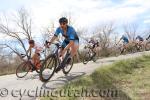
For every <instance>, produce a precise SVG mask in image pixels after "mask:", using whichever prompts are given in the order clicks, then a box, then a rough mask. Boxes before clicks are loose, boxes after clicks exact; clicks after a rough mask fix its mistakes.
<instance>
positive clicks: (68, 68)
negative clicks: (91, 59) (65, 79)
mask: <svg viewBox="0 0 150 100" xmlns="http://www.w3.org/2000/svg"><path fill="white" fill-rule="evenodd" d="M73 61H74V60H73V58H72V57H71V58H68V60H67V62H66V66H65V67H64V68H63V70H62V71H63V73H64V74H65V75H67V74H68V73H69V72H70V71H71V69H72V67H73Z"/></svg>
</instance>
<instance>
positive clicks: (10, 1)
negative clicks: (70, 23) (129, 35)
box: [0, 0, 150, 30]
mask: <svg viewBox="0 0 150 100" xmlns="http://www.w3.org/2000/svg"><path fill="white" fill-rule="evenodd" d="M22 7H24V8H26V9H27V10H28V11H29V12H30V14H31V15H32V17H33V21H34V24H35V25H36V27H37V29H39V30H40V28H41V27H46V26H48V25H50V23H51V22H53V21H54V22H57V21H58V18H59V17H60V16H61V15H62V14H63V13H64V12H65V13H71V15H72V17H73V19H74V20H75V23H74V26H75V27H78V28H79V27H85V28H87V27H90V26H91V27H92V26H96V25H98V24H100V23H104V22H108V21H115V22H116V23H117V24H124V23H134V22H136V23H138V24H139V25H140V27H141V28H146V27H147V26H149V25H150V13H149V11H150V0H0V14H4V13H5V14H6V15H7V14H10V13H13V12H15V11H17V10H18V9H20V8H22ZM9 17H11V16H9ZM56 26H57V24H56Z"/></svg>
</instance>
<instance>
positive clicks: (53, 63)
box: [39, 54, 57, 82]
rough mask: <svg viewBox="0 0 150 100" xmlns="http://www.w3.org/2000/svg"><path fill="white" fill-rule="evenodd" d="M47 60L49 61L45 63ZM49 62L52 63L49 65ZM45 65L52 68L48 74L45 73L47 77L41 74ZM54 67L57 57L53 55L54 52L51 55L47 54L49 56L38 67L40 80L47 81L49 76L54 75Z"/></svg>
mask: <svg viewBox="0 0 150 100" xmlns="http://www.w3.org/2000/svg"><path fill="white" fill-rule="evenodd" d="M48 60H50V61H49V62H48V63H47V61H48ZM52 61H53V62H52ZM50 63H52V65H50ZM46 64H47V65H46ZM49 66H51V67H49ZM45 67H46V68H48V69H50V70H51V69H52V68H53V69H52V72H50V75H47V76H48V78H45V77H44V76H43V72H44V70H45ZM56 67H57V58H56V56H55V55H54V54H51V55H49V56H48V57H47V58H46V59H45V60H44V62H43V64H42V66H41V68H40V73H39V77H40V80H41V81H42V82H47V81H49V80H50V78H51V77H52V76H53V75H54V73H55V70H56Z"/></svg>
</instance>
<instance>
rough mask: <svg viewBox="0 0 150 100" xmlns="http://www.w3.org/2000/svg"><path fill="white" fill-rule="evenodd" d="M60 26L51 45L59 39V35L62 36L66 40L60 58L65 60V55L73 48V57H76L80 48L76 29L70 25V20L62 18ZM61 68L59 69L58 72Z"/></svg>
mask: <svg viewBox="0 0 150 100" xmlns="http://www.w3.org/2000/svg"><path fill="white" fill-rule="evenodd" d="M59 24H60V26H59V27H58V28H57V29H56V31H55V34H54V36H53V37H52V39H51V40H50V43H49V45H50V44H51V43H52V42H53V41H54V40H55V39H56V38H57V37H58V35H59V34H62V36H63V37H64V38H65V39H64V41H63V43H62V46H61V49H60V53H59V56H60V57H62V58H64V54H65V52H66V50H67V49H69V48H71V56H72V57H73V56H75V55H76V53H77V50H78V48H79V37H78V35H77V33H76V31H75V29H74V28H73V27H72V26H69V25H68V19H67V18H65V17H62V18H60V19H59ZM60 69H61V68H59V69H58V71H59V70H60Z"/></svg>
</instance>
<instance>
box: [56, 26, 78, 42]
mask: <svg viewBox="0 0 150 100" xmlns="http://www.w3.org/2000/svg"><path fill="white" fill-rule="evenodd" d="M59 34H62V35H63V36H64V37H65V40H66V41H70V40H74V41H75V40H79V38H78V35H77V33H76V31H75V29H74V28H73V27H71V26H67V32H66V35H65V34H64V31H63V30H62V29H61V28H60V27H58V28H57V29H56V32H55V34H54V35H55V36H58V35H59Z"/></svg>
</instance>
